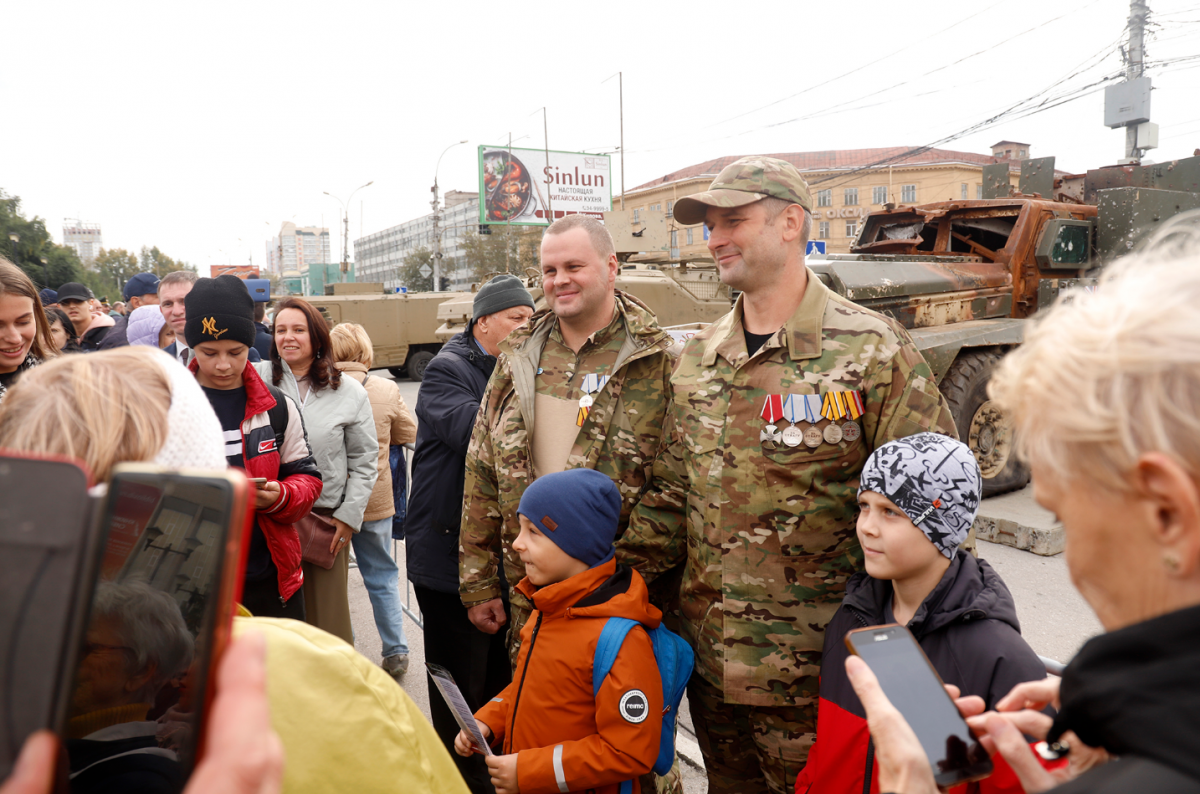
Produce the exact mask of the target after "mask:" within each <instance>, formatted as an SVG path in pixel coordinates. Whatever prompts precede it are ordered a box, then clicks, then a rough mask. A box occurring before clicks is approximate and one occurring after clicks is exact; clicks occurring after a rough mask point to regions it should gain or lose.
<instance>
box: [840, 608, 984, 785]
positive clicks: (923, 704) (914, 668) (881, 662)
mask: <svg viewBox="0 0 1200 794" xmlns="http://www.w3.org/2000/svg"><path fill="white" fill-rule="evenodd" d="M846 647H847V648H848V649H849V650H850V653H852V654H854V655H856V656H859V657H862V660H863V661H865V662H866V663H867V664H868V665H870V667H871V672H873V673H875V677H876V678H878V679H879V686H880V687H881V688H882V689H883V693H884V694H885V695H887V697H888V700H890V701H891V702H892V705H893V706H895V707H896V708H897V709H898V710H899V711H900V713H901V714H903V715H904V719H905V720H906V721H907V722H908V724H909V726H911V727H912V729H913V731H914V732H915V733H916V734H917V738H918V739H919V740H920V742H921V746H922V747H923V748H924V749H925V755H927V756H928V757H929V764H930V766H932V767H933V779H934V781H935V782H936V783H937V784H938V786H939V787H941V788H943V789H945V788H949V787H951V786H956V785H958V784H959V783H968V782H970V781H972V780H979V779H981V778H985V777H987V776H988V775H990V774H991V773H992V760H991V758H989V757H988V754H987V751H986V750H984V749H983V745H981V744H980V743H979V740H978V739H977V738H976V737H975V734H974V732H973V731H972V730H971V729H970V727H969V726H968V725H967V723H966V721H965V720H963V718H962V715H961V714H959V713H958V707H957V706H955V705H954V701H953V700H951V699H950V695H949V694H948V693H947V692H946V689H945V687H944V686H943V685H942V679H941V676H939V675H938V674H937V670H935V669H934V668H933V665H932V664H930V663H929V657H927V656H926V655H925V651H923V650H921V646H920V644H918V643H917V640H916V638H915V637H913V635H912V632H910V631H909V630H908V629H907V628H905V627H904V626H900V625H898V624H895V623H891V624H888V625H885V626H872V627H870V628H866V629H855V630H854V631H851V632H849V633H847V634H846Z"/></svg>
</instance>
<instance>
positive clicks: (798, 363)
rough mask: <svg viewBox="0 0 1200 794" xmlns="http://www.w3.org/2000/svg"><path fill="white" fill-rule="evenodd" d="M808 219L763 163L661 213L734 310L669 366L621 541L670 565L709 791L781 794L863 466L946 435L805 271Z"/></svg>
mask: <svg viewBox="0 0 1200 794" xmlns="http://www.w3.org/2000/svg"><path fill="white" fill-rule="evenodd" d="M811 210H812V199H811V196H810V193H809V189H808V185H807V184H806V183H805V182H804V180H803V178H801V176H800V174H799V173H798V172H797V171H796V169H795V168H793V167H792V166H791V165H790V164H789V163H787V162H784V161H782V160H776V159H773V158H768V157H746V158H743V159H741V160H739V161H737V162H736V163H733V164H732V165H730V166H728V167H727V168H726V169H724V170H723V171H722V172H721V173H720V174H719V175H718V176H717V178H716V180H715V181H714V182H713V183H712V186H711V189H710V190H709V191H708V192H706V193H700V194H698V195H694V196H688V197H686V198H683V199H680V200H679V201H677V202H676V204H675V217H676V218H677V219H678V221H679V222H680V223H684V224H691V223H697V222H700V221H702V220H703V221H704V222H705V224H706V225H707V226H708V227H709V230H710V236H709V243H708V247H709V250H710V251H712V253H713V256H714V259H715V260H716V262H717V267H718V270H719V272H720V276H721V279H722V281H724V282H725V283H726V284H729V285H730V286H731V287H733V288H734V289H738V290H741V291H742V294H741V295H740V296H739V298H738V300H737V303H736V304H735V305H734V308H733V311H732V312H730V313H729V314H728V315H726V316H725V317H724V318H722V319H721V320H719V321H717V322H716V323H714V324H713V325H711V326H709V327H708V328H706V329H705V330H703V331H701V332H700V333H698V334H697V335H696V336H695V338H693V339H691V340H690V341H689V342H688V343H687V345H686V346H685V348H684V350H683V353H682V356H681V358H680V360H679V363H678V366H677V369H676V372H675V375H674V377H673V379H672V391H673V394H672V410H671V415H670V417H669V419H670V422H669V425H670V426H669V428H668V429H669V433H670V435H669V440H668V442H667V445H666V446H665V447H664V449H663V450H662V451H661V453H660V455H659V458H658V460H657V461H656V464H655V472H654V481H653V483H652V486H651V487H650V488H649V489H647V492H646V494H645V496H644V498H643V500H642V501H641V503H640V504H639V505H638V508H637V509H636V510H635V512H634V515H633V516H632V517H631V519H630V523H629V527H628V529H627V531H626V533H625V536H624V537H623V539H622V540H621V541H620V542H619V543H618V559H620V560H622V561H625V562H628V563H630V564H632V565H634V566H635V567H637V568H638V569H639V570H641V571H642V572H643V574H644V575H647V576H653V575H654V574H655V573H656V572H658V571H663V570H666V569H668V568H670V567H672V566H673V565H675V564H677V563H678V562H679V561H680V560H681V559H686V567H685V569H684V574H683V586H682V592H681V594H680V600H681V603H682V610H683V634H684V637H685V638H686V639H687V640H688V641H689V642H690V643H692V645H693V647H694V648H695V649H696V674H695V675H694V676H693V677H692V682H691V684H690V686H689V688H688V700H689V702H690V704H691V713H692V718H693V722H694V724H695V726H696V729H697V731H696V732H697V736H698V738H699V742H700V748H701V750H702V752H703V753H704V761H705V765H706V768H707V772H708V779H709V791H710V792H712V793H713V794H717V793H718V792H739V794H746V792H760V791H761V792H766V791H772V792H776V794H783V793H784V792H788V794H790V792H791V791H792V788H793V786H794V784H795V778H796V774H797V772H798V771H799V770H800V768H802V767H803V765H804V762H805V760H806V758H807V755H808V748H809V746H810V745H811V744H812V740H813V731H814V730H815V725H816V708H817V694H818V689H817V676H818V673H819V671H820V664H821V648H822V645H823V639H824V638H823V632H824V629H825V626H826V624H827V623H828V622H829V620H830V619H831V618H832V616H833V613H834V612H835V611H836V610H837V607H838V605H839V604H840V602H841V600H842V596H843V593H844V588H845V583H846V579H847V578H848V577H849V576H850V575H851V574H852V573H854V572H855V571H857V570H859V568H860V567H861V564H862V553H861V549H860V547H859V544H858V541H857V539H856V536H855V531H854V527H855V519H856V513H857V509H856V499H855V492H856V489H857V486H858V473H859V471H860V470H861V468H862V465H863V462H864V461H865V460H866V459H867V457H868V456H869V455H870V454H871V451H872V450H874V449H875V448H876V447H878V446H879V445H881V444H884V443H886V442H888V441H891V440H892V439H895V438H900V437H903V436H908V435H912V434H914V433H919V432H922V431H926V430H932V431H935V432H940V433H945V434H947V435H950V436H955V435H956V433H955V427H954V422H953V420H952V419H951V416H950V411H949V409H948V407H947V406H946V404H945V401H944V400H943V399H942V397H941V394H940V393H939V392H938V390H937V386H936V384H935V382H934V379H933V374H932V372H931V371H930V369H929V366H928V365H927V364H926V363H925V360H924V359H923V358H922V357H921V354H920V353H919V352H918V351H917V349H916V347H915V346H914V345H913V343H912V340H911V339H910V338H909V336H908V334H907V333H906V332H905V330H904V329H903V328H902V327H901V326H900V324H899V323H897V322H895V321H893V320H891V319H888V318H886V317H883V316H881V315H879V314H876V313H874V312H872V311H869V310H867V309H863V308H862V307H860V306H857V305H856V304H854V303H851V302H850V301H848V300H845V299H844V298H841V297H839V296H838V295H836V294H834V293H833V292H831V291H830V290H829V289H828V288H826V287H825V286H824V285H823V284H822V283H821V281H820V280H819V279H818V278H817V277H816V276H815V275H814V274H813V273H812V272H811V271H809V270H808V269H807V268H806V267H805V266H804V248H805V243H806V241H807V237H808V230H809V228H810V227H811ZM681 491H682V492H683V493H684V494H686V496H685V497H684V499H683V501H680V499H679V493H680V492H681Z"/></svg>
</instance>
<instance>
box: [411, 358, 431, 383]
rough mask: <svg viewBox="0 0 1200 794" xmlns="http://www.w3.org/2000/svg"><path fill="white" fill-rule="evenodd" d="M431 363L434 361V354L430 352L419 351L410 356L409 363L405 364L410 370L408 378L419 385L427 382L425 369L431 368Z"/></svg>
mask: <svg viewBox="0 0 1200 794" xmlns="http://www.w3.org/2000/svg"><path fill="white" fill-rule="evenodd" d="M430 361H433V353H430V352H429V351H428V350H418V351H417V352H415V353H413V354H412V355H410V356H409V357H408V361H406V362H404V367H405V369H407V370H408V377H410V378H412V379H413V380H415V381H417V382H418V383H420V382H421V381H423V380H425V368H426V367H428V366H429V362H430Z"/></svg>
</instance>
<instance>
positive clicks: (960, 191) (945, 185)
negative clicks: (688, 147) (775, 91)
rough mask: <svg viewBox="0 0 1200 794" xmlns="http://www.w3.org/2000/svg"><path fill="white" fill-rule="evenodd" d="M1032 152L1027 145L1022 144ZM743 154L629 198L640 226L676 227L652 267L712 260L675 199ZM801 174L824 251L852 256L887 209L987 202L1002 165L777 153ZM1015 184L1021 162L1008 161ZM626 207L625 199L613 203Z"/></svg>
mask: <svg viewBox="0 0 1200 794" xmlns="http://www.w3.org/2000/svg"><path fill="white" fill-rule="evenodd" d="M1021 146H1023V147H1025V148H1024V150H1025V151H1026V152H1028V144H1021ZM743 156H744V155H736V156H729V157H719V158H717V159H715V160H709V161H708V162H704V163H698V164H696V165H693V166H688V167H687V168H683V169H680V170H678V171H675V172H673V173H670V174H667V175H666V176H663V177H661V178H659V179H656V180H654V181H653V182H647V183H646V184H644V185H639V186H638V187H636V188H634V189H633V190H631V191H629V192H627V193H626V194H625V198H624V202H625V211H626V212H628V213H629V220H630V223H631V225H632V226H633V228H634V229H637V228H638V224H639V223H641V222H642V218H643V217H644V216H645V215H646V214H647V213H649V212H654V211H662V212H664V213H665V214H666V216H667V223H668V226H669V229H670V238H671V253H670V254H666V253H662V254H659V253H653V254H643V255H639V256H637V257H634V258H635V259H637V260H639V261H648V262H669V261H685V262H688V261H692V262H697V261H701V260H709V261H711V259H712V257H711V255H710V254H709V251H708V247H707V232H706V230H705V229H704V226H703V225H702V224H698V225H695V226H683V225H680V224H678V223H676V222H675V219H674V217H673V216H674V213H673V210H674V206H675V202H676V201H678V200H679V199H681V198H683V197H684V196H689V195H691V194H693V193H700V192H703V191H705V190H707V189H708V186H709V184H710V183H711V182H712V180H713V179H714V178H715V177H716V175H717V174H718V173H720V171H721V169H723V168H724V167H725V166H727V165H729V164H730V163H732V162H734V161H735V160H737V159H738V158H740V157H743ZM768 156H769V157H778V158H779V159H781V160H787V161H788V162H790V163H792V164H793V165H795V166H796V168H797V169H799V171H800V173H801V174H803V175H804V178H805V179H806V180H807V181H808V184H809V188H810V189H811V190H812V194H813V202H814V204H815V206H814V207H813V228H812V234H811V237H810V239H812V240H819V241H824V242H825V247H826V253H827V254H834V253H847V252H849V250H850V245H851V244H852V243H853V242H854V239H855V238H856V237H857V235H858V232H859V230H860V229H861V228H862V221H863V219H864V218H865V217H866V216H867V215H869V214H870V213H872V212H875V211H878V210H881V209H883V208H884V205H885V204H888V203H890V204H894V205H896V206H904V205H909V204H925V203H929V202H933V201H955V200H961V199H976V198H982V195H983V179H982V173H983V167H984V166H985V165H991V164H993V163H997V162H1002V160H1001V159H998V158H997V157H995V156H994V155H988V154H975V153H972V152H956V151H950V150H946V149H925V150H921V149H914V148H906V147H894V148H883V149H844V150H834V151H825V152H794V153H790V154H771V155H768ZM1009 162H1010V163H1011V167H1010V169H1009V171H1010V178H1011V180H1012V184H1013V186H1014V187H1015V186H1016V185H1017V182H1018V180H1019V177H1020V164H1019V163H1018V162H1017V161H1016V160H1010V161H1009ZM613 209H614V210H619V209H621V199H620V198H619V197H616V198H614V199H613Z"/></svg>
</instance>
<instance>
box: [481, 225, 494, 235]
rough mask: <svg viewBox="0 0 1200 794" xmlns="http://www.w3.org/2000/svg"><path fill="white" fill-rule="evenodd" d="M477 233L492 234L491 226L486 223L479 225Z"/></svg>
mask: <svg viewBox="0 0 1200 794" xmlns="http://www.w3.org/2000/svg"><path fill="white" fill-rule="evenodd" d="M479 233H480V234H491V233H492V227H491V225H490V224H487V223H481V224H479Z"/></svg>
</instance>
